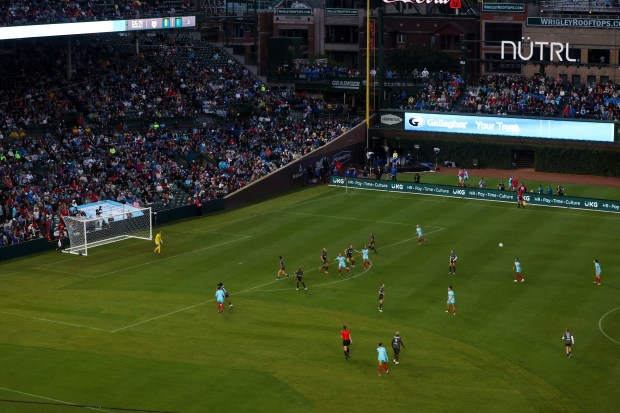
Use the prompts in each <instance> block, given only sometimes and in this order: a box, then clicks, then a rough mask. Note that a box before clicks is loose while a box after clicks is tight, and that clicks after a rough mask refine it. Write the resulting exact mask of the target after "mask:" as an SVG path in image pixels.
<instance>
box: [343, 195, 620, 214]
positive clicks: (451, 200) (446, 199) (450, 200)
mask: <svg viewBox="0 0 620 413" xmlns="http://www.w3.org/2000/svg"><path fill="white" fill-rule="evenodd" d="M336 188H342V187H336ZM349 189H353V190H355V193H351V194H350V195H357V196H367V197H374V198H377V197H381V198H391V199H408V197H410V196H412V195H413V196H419V195H421V196H423V197H427V196H432V197H436V198H443V199H424V198H422V199H420V201H421V202H435V203H442V204H460V203H462V201H475V202H478V206H482V207H484V208H503V206H501V205H493V204H496V203H502V204H510V203H512V204H514V201H489V200H484V199H474V198H459V197H455V196H446V195H435V194H426V193H424V194H417V193H410V194H406V195H403V196H396V195H388V193H386V192H385V191H384V190H382V189H367V188H351V187H349ZM362 191H372V192H374V193H372V194H368V193H364V192H362ZM533 207H545V208H536V209H533V208H526V209H524V211H528V212H529V211H536V213H545V214H555V213H556V211H548V210H546V208H556V209H560V210H562V211H563V214H564V215H569V216H576V217H585V218H597V219H606V220H613V221H618V220H620V214H617V215H619V216H610V215H596V214H577V213H573V212H567V211H568V210H569V209H573V210H582V211H588V212H593V213H597V212H601V211H593V210H586V209H583V208H566V207H556V206H553V205H533Z"/></svg>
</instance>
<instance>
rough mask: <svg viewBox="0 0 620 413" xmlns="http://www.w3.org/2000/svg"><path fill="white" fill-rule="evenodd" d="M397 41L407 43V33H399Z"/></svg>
mask: <svg viewBox="0 0 620 413" xmlns="http://www.w3.org/2000/svg"><path fill="white" fill-rule="evenodd" d="M396 43H397V44H405V43H407V35H404V34H397V35H396Z"/></svg>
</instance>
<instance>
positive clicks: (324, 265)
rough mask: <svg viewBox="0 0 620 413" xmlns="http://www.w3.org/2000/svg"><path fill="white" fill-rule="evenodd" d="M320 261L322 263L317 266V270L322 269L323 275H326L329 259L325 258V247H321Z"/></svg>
mask: <svg viewBox="0 0 620 413" xmlns="http://www.w3.org/2000/svg"><path fill="white" fill-rule="evenodd" d="M321 262H322V263H323V265H322V266H321V267H320V268H319V271H321V270H323V272H325V275H327V274H328V273H329V272H328V271H329V261H328V259H327V249H325V248H323V251H321Z"/></svg>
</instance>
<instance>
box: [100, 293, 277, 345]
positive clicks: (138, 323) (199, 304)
mask: <svg viewBox="0 0 620 413" xmlns="http://www.w3.org/2000/svg"><path fill="white" fill-rule="evenodd" d="M274 282H275V281H270V282H268V283H265V284H261V285H257V286H255V287H250V288H246V289H245V290H241V291H237V292H236V293H235V294H242V293H246V292H249V291H252V290H254V289H256V288H260V287H264V286H266V285H269V284H273V283H274ZM214 301H215V299H214V298H213V299H211V300H206V301H203V302H201V303H198V304H194V305H190V306H187V307H183V308H180V309H178V310H174V311H170V312H169V313H166V314H161V315H158V316H157V317H152V318H149V319H148V320H143V321H139V322H137V323H133V324H130V325H128V326H125V327H121V328H117V329H116V330H111V331H110V333H116V332H119V331H123V330H127V329H129V328H132V327H136V326H139V325H142V324H146V323H149V322H151V321H155V320H159V319H161V318H164V317H168V316H171V315H174V314H177V313H180V312H183V311H186V310H191V309H192V308H196V307H200V306H202V305H205V304H209V303H212V302H214Z"/></svg>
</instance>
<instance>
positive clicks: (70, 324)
mask: <svg viewBox="0 0 620 413" xmlns="http://www.w3.org/2000/svg"><path fill="white" fill-rule="evenodd" d="M0 314H6V315H12V316H17V317H24V318H30V319H32V320H38V321H45V322H47V323H54V324H62V325H65V326H71V327H79V328H87V329H89V330H97V331H105V332H106V333H111V332H112V331H110V330H106V329H103V328H98V327H91V326H85V325H83V324H74V323H67V322H64V321H58V320H50V319H49V318H42V317H33V316H31V315H25V314H19V313H11V312H8V311H0Z"/></svg>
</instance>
